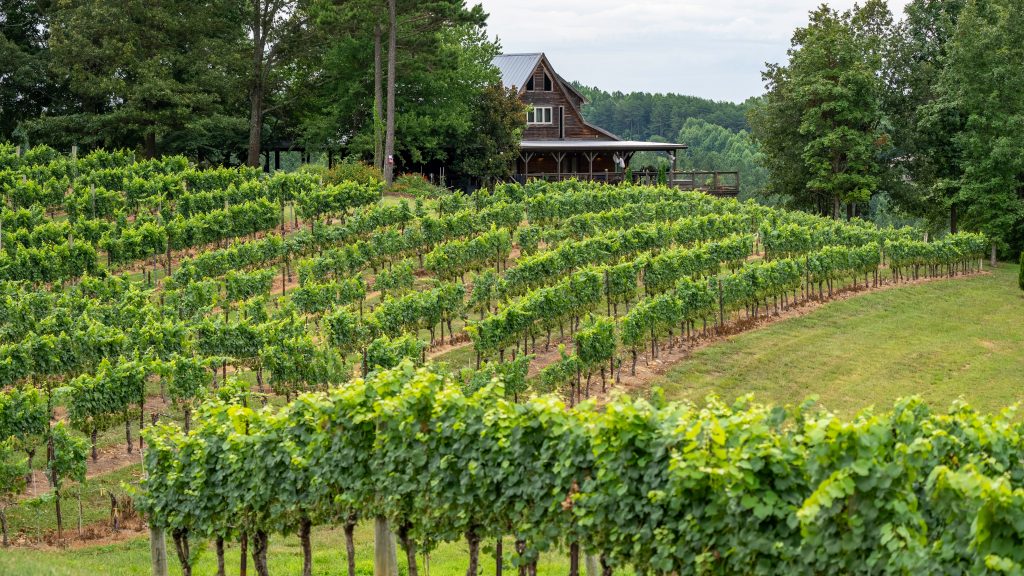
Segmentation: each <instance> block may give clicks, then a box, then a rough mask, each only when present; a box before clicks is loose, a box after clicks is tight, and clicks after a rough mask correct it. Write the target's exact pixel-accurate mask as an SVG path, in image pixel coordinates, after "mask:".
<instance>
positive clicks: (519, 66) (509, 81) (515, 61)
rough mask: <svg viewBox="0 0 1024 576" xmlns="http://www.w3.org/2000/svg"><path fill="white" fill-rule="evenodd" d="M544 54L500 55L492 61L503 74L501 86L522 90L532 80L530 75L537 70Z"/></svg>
mask: <svg viewBox="0 0 1024 576" xmlns="http://www.w3.org/2000/svg"><path fill="white" fill-rule="evenodd" d="M543 56H544V54H543V53H541V52H535V53H532V54H498V55H497V56H495V57H494V60H492V61H491V63H492V64H494V66H495V67H496V68H497V69H498V72H499V73H501V85H502V86H504V87H505V88H511V87H513V86H515V88H516V89H517V90H521V89H522V88H523V86H525V85H526V81H527V80H529V79H530V74H532V73H533V71H534V70H535V69H536V68H537V64H538V63H539V62H540V59H541V57H543Z"/></svg>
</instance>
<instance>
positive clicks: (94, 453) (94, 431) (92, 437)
mask: <svg viewBox="0 0 1024 576" xmlns="http://www.w3.org/2000/svg"><path fill="white" fill-rule="evenodd" d="M98 434H99V430H97V429H96V427H95V426H93V428H92V433H91V434H89V439H90V440H92V461H93V462H95V461H96V460H97V459H98V458H99V454H98V453H97V451H96V436H97V435H98Z"/></svg>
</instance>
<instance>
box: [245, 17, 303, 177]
mask: <svg viewBox="0 0 1024 576" xmlns="http://www.w3.org/2000/svg"><path fill="white" fill-rule="evenodd" d="M245 19H246V23H245V27H246V31H247V32H248V34H249V39H250V42H251V45H250V49H251V52H250V64H249V67H248V74H247V75H246V77H247V84H248V95H249V151H248V156H247V159H246V163H247V164H248V165H249V166H259V164H260V150H261V146H262V142H263V128H264V126H263V124H264V118H265V116H266V114H267V113H268V112H270V111H272V110H274V109H276V108H277V107H279V106H282V105H283V102H282V103H278V104H277V105H275V106H268V97H269V96H270V95H271V94H280V93H282V92H284V89H285V88H286V87H288V86H289V85H294V84H296V83H298V82H299V81H300V80H301V78H302V77H303V72H307V69H306V68H307V67H306V64H307V62H305V59H306V58H309V57H310V55H311V51H312V50H313V49H314V47H316V46H318V45H319V42H317V41H316V40H315V34H316V32H317V29H316V28H315V27H314V26H313V25H312V22H311V19H310V15H309V12H308V5H307V2H305V1H303V0H248V2H247V6H246V12H245Z"/></svg>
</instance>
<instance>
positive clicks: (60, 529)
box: [53, 480, 64, 542]
mask: <svg viewBox="0 0 1024 576" xmlns="http://www.w3.org/2000/svg"><path fill="white" fill-rule="evenodd" d="M54 484H56V480H55V481H54ZM53 503H54V504H55V505H56V507H57V541H58V542H60V541H62V540H64V517H63V516H61V514H60V490H54V491H53Z"/></svg>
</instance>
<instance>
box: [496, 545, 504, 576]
mask: <svg viewBox="0 0 1024 576" xmlns="http://www.w3.org/2000/svg"><path fill="white" fill-rule="evenodd" d="M504 564H505V550H504V546H503V542H502V541H501V536H499V537H498V539H497V540H496V541H495V542H494V576H501V574H502V571H503V569H504Z"/></svg>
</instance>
